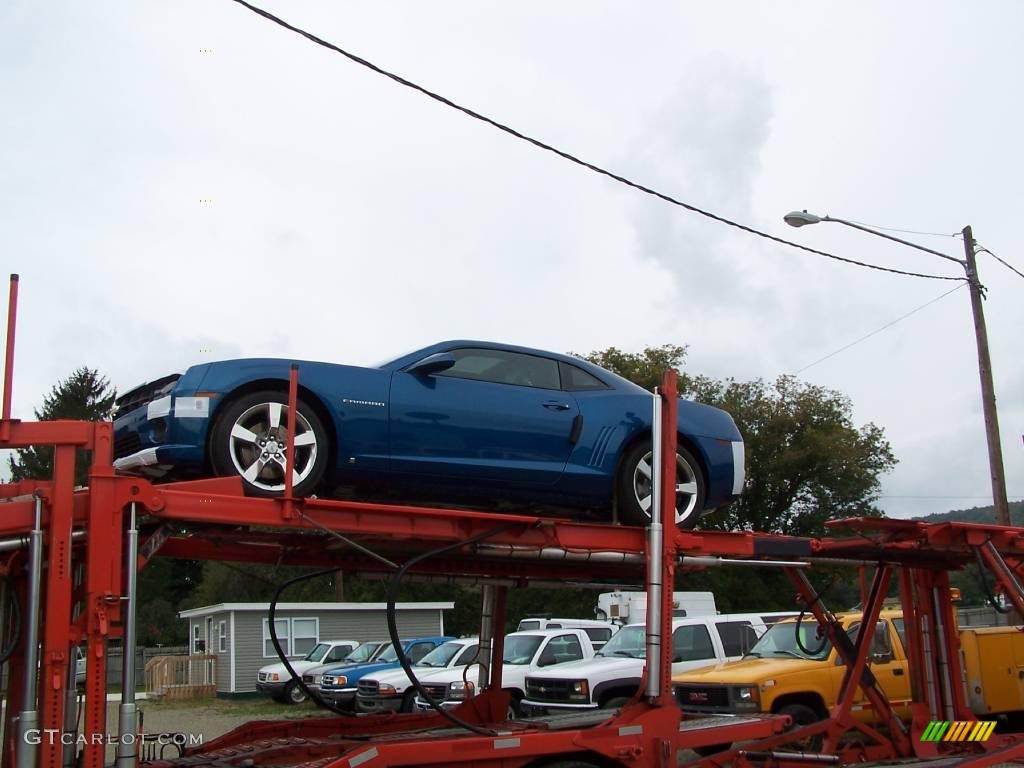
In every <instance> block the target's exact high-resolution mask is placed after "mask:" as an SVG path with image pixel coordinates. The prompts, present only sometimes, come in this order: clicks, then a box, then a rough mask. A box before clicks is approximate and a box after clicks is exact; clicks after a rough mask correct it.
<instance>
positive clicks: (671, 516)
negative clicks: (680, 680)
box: [656, 368, 679, 707]
mask: <svg viewBox="0 0 1024 768" xmlns="http://www.w3.org/2000/svg"><path fill="white" fill-rule="evenodd" d="M658 395H659V397H661V399H662V406H661V477H660V478H659V481H660V482H661V528H662V536H661V627H660V628H659V629H660V632H661V669H660V672H661V694H660V696H659V697H658V699H657V702H656V703H657V704H659V705H661V706H670V707H674V706H675V699H674V697H673V694H672V655H673V654H672V594H673V592H675V584H676V566H675V560H676V559H675V554H676V534H677V533H678V532H679V528H678V527H677V526H676V480H677V477H676V443H677V439H678V436H677V434H676V430H677V429H678V428H679V427H678V423H679V416H678V414H679V392H678V389H677V385H676V372H675V371H674V370H673V369H671V368H669V369H668V370H667V371H665V374H664V376H662V379H661V387H659V389H658Z"/></svg>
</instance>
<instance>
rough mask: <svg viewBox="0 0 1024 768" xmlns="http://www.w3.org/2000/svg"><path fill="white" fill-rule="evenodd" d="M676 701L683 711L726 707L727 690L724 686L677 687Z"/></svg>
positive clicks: (727, 699) (727, 701)
mask: <svg viewBox="0 0 1024 768" xmlns="http://www.w3.org/2000/svg"><path fill="white" fill-rule="evenodd" d="M676 701H678V702H679V706H680V707H682V708H683V709H701V708H704V707H728V706H729V689H728V688H726V687H724V686H704V685H677V686H676Z"/></svg>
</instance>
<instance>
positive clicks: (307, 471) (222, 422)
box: [209, 390, 330, 496]
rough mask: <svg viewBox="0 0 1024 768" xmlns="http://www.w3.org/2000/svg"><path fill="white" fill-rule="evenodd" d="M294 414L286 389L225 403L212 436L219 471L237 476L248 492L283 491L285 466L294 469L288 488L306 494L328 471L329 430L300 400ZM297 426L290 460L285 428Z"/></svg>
mask: <svg viewBox="0 0 1024 768" xmlns="http://www.w3.org/2000/svg"><path fill="white" fill-rule="evenodd" d="M297 410H298V414H297V415H296V417H295V418H294V419H293V418H292V415H291V413H290V412H289V409H288V397H287V395H286V394H285V393H284V392H279V391H274V390H267V391H263V392H252V393H250V394H248V395H243V396H242V397H239V398H237V399H235V400H232V401H231V402H229V403H227V404H225V405H224V406H223V407H222V408H221V410H220V412H219V413H218V414H217V418H216V420H215V421H214V424H213V430H212V432H211V435H210V447H209V450H210V463H211V464H212V465H213V470H214V472H216V473H217V474H218V475H239V476H240V477H241V478H242V483H243V485H244V487H245V492H246V493H247V494H249V495H252V496H280V495H281V494H283V493H284V489H285V488H284V486H285V468H286V467H289V468H290V469H291V471H292V492H293V493H294V494H295V495H296V496H307V495H309V494H310V493H312V492H313V491H314V489H315V488H316V486H317V485H318V484H319V483H320V481H321V480H322V479H323V476H324V472H326V470H327V461H328V455H329V453H330V451H329V450H328V444H327V443H328V440H327V430H326V429H325V428H324V425H323V422H321V420H320V418H319V417H318V416H317V414H316V412H315V411H314V410H313V409H312V408H311V407H310V406H309V404H308V403H305V402H303V401H302V400H301V399H300V400H299V402H298V409H297ZM293 425H294V430H295V460H294V462H290V461H289V460H288V456H287V453H288V431H289V430H290V429H293Z"/></svg>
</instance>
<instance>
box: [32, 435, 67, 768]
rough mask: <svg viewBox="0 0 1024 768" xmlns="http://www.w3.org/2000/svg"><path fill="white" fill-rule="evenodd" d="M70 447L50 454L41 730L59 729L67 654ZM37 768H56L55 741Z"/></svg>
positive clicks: (43, 749)
mask: <svg viewBox="0 0 1024 768" xmlns="http://www.w3.org/2000/svg"><path fill="white" fill-rule="evenodd" d="M74 491H75V446H74V445H58V446H55V447H54V451H53V496H52V498H51V499H50V509H49V516H48V520H47V521H46V534H47V535H46V564H47V572H46V602H45V603H44V606H45V608H46V612H45V615H44V618H43V621H42V625H43V655H42V660H41V665H40V675H39V700H40V707H39V713H40V716H39V721H40V724H41V725H42V727H43V728H44V729H46V728H50V729H53V732H54V733H59V732H60V731H61V730H62V729H63V728H64V688H65V686H66V685H67V677H68V663H69V658H68V654H69V650H70V648H71V523H72V518H73V514H74V504H75V499H74ZM39 747H40V750H41V751H40V754H39V768H61V763H62V760H61V756H62V752H63V747H62V745H61V743H60V741H59V740H57V739H55V740H54V741H53V743H50V742H49V740H47V739H44V740H43V743H42V744H40V745H39Z"/></svg>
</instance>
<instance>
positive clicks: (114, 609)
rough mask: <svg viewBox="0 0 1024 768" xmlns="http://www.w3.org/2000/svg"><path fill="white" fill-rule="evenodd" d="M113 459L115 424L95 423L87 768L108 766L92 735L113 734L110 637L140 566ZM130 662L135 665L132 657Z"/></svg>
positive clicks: (88, 559) (88, 577) (88, 551)
mask: <svg viewBox="0 0 1024 768" xmlns="http://www.w3.org/2000/svg"><path fill="white" fill-rule="evenodd" d="M112 456H113V429H112V425H111V424H110V423H109V422H100V423H98V424H96V425H95V431H94V439H93V463H92V468H91V469H90V471H89V517H88V531H89V535H88V538H87V539H86V571H85V603H84V606H85V609H84V610H85V613H86V616H85V630H86V642H87V645H86V667H85V670H86V671H85V674H86V679H85V715H84V719H83V721H82V722H83V728H82V732H83V734H86V735H88V736H89V740H88V741H87V742H86V744H85V749H84V754H83V760H82V767H83V768H103V765H104V762H105V759H106V745H105V744H97V743H94V742H93V739H92V737H91V735H92V734H105V733H106V732H107V701H106V699H107V696H106V691H107V688H106V679H107V654H106V647H107V638H108V637H109V636H110V634H111V625H112V624H116V623H117V622H118V621H119V620H120V618H121V595H122V594H123V592H124V590H123V588H122V582H123V577H122V574H123V570H124V568H126V567H127V568H137V567H138V564H137V563H124V562H122V557H123V556H122V551H123V546H122V543H123V540H124V524H123V510H122V509H119V508H116V502H115V491H114V488H115V484H116V481H115V479H114V469H113V467H112V466H111V463H110V462H111V457H112ZM124 663H125V664H129V663H134V659H131V660H129V658H128V656H127V654H126V655H125V656H124Z"/></svg>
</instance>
